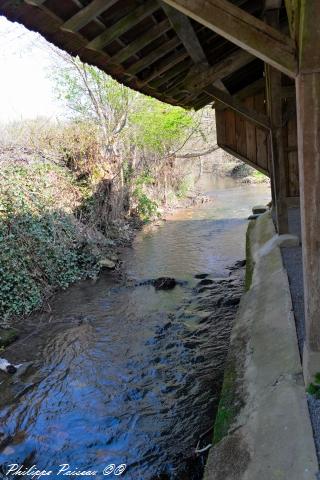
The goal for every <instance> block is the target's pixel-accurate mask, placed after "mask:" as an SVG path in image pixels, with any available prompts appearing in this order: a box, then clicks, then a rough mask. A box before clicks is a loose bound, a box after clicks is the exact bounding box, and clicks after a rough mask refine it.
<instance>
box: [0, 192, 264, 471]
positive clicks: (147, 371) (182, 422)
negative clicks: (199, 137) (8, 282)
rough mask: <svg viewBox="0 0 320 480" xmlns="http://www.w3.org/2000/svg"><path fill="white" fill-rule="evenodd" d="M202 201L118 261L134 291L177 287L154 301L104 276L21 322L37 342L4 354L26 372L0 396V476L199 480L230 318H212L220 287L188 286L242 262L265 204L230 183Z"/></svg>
mask: <svg viewBox="0 0 320 480" xmlns="http://www.w3.org/2000/svg"><path fill="white" fill-rule="evenodd" d="M224 186H225V185H224ZM211 195H213V197H214V203H210V204H205V205H201V206H199V207H195V208H193V209H191V210H184V211H179V212H178V213H176V214H174V215H172V216H171V217H170V218H169V219H168V221H166V222H164V223H162V224H161V225H160V226H159V227H157V228H153V227H152V228H146V230H145V231H144V232H141V233H140V234H139V235H138V237H137V239H136V241H135V244H134V246H133V248H132V249H128V250H127V251H126V252H125V254H124V260H125V261H126V264H127V273H128V275H129V276H131V277H132V278H134V279H136V280H137V281H138V282H140V281H143V280H145V279H149V278H155V277H159V276H162V275H165V276H173V277H176V278H178V279H180V280H185V281H187V283H186V284H185V285H182V286H178V287H176V288H175V289H174V290H172V291H170V292H162V291H160V292H156V291H155V290H154V288H153V287H152V286H149V285H144V286H139V287H129V286H123V285H121V284H117V283H116V279H115V277H113V276H112V275H105V276H102V277H101V278H100V279H99V281H98V282H97V283H95V284H94V283H93V282H90V281H88V282H82V283H80V284H79V285H77V286H74V287H72V288H70V289H69V290H68V291H66V292H64V293H62V294H60V295H58V296H57V298H56V300H55V301H54V302H53V305H52V312H51V313H50V314H43V315H36V316H33V317H32V318H30V325H34V326H35V327H37V332H36V334H35V335H33V336H31V337H29V338H28V339H27V340H23V341H21V342H20V343H18V344H16V346H15V347H14V348H11V350H9V353H10V354H11V357H10V358H11V359H12V360H16V361H18V362H20V361H21V360H24V361H32V362H33V365H32V366H31V367H30V368H29V369H28V370H27V371H26V372H25V374H23V375H22V376H20V377H16V378H14V377H12V378H10V379H5V380H4V381H3V384H2V385H1V387H2V394H1V400H0V405H1V406H2V410H1V413H0V442H1V441H2V453H1V455H0V464H1V465H2V469H3V471H5V470H6V468H7V465H8V464H11V463H21V462H24V463H25V464H26V465H32V464H37V466H38V467H40V468H41V469H43V468H46V469H50V468H52V467H55V466H58V465H59V464H61V463H69V464H70V465H71V466H72V467H73V468H74V469H76V468H77V469H79V470H88V469H91V470H92V469H94V470H97V471H98V472H99V474H98V475H97V476H95V477H94V478H105V477H103V475H102V470H103V468H104V467H105V466H106V465H108V464H110V463H114V464H116V465H118V464H120V463H125V464H127V471H126V473H125V474H124V478H126V479H128V480H129V479H130V480H131V479H132V480H133V479H134V480H150V479H151V478H172V479H173V478H176V479H179V480H182V479H184V478H187V479H188V480H197V479H198V478H201V477H200V475H201V470H199V468H198V467H199V459H198V460H197V459H196V458H195V456H194V447H195V446H196V444H197V442H198V439H199V435H201V433H203V432H204V431H205V430H207V429H208V426H210V425H211V423H212V418H213V415H214V411H215V409H216V406H217V402H218V392H219V386H220V383H221V376H222V371H223V362H224V360H225V355H226V350H227V344H228V336H229V331H230V327H231V320H232V316H233V313H232V310H230V309H228V308H226V307H223V305H222V306H221V307H218V304H219V302H220V304H221V303H223V294H222V293H223V292H221V288H222V287H221V288H220V287H217V289H216V291H214V290H210V291H205V290H204V291H203V292H201V293H199V289H198V290H197V289H195V287H196V284H197V282H198V281H199V280H196V279H195V278H194V275H195V274H197V273H209V274H210V278H215V277H219V278H220V277H227V276H228V275H229V272H228V271H227V270H226V267H227V266H228V265H230V264H232V263H234V261H235V260H238V259H239V258H243V256H244V231H245V228H246V220H245V218H246V216H247V215H248V214H249V213H250V207H251V206H252V205H253V204H255V203H265V202H266V201H268V199H269V198H268V197H269V194H268V189H267V188H266V187H252V186H246V187H239V186H235V185H234V183H232V184H230V185H229V186H228V188H227V189H225V190H220V189H219V188H218V187H216V189H215V190H214V191H212V192H211ZM226 282H227V281H226ZM227 286H228V288H229V290H230V291H234V292H235V293H236V292H237V288H238V287H237V285H236V283H235V284H233V283H232V282H231V283H230V284H228V285H227V284H226V285H225V286H224V287H223V288H226V287H227ZM219 289H220V290H219ZM219 299H220V300H219ZM200 462H201V459H200ZM49 478H60V477H57V476H56V475H54V476H51V477H49ZM88 478H89V477H88Z"/></svg>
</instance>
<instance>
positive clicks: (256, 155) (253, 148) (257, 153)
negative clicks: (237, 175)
mask: <svg viewBox="0 0 320 480" xmlns="http://www.w3.org/2000/svg"><path fill="white" fill-rule="evenodd" d="M243 103H244V104H245V105H246V107H248V108H249V109H251V110H256V111H257V112H261V113H266V107H265V96H264V93H260V94H258V95H255V96H252V97H248V98H246V99H245V100H244V101H243ZM216 127H217V143H218V145H219V146H220V147H221V148H223V149H224V150H225V151H227V152H228V153H230V154H231V155H234V156H235V157H236V158H239V159H240V160H242V161H244V162H246V163H248V164H249V165H251V166H252V167H254V168H256V169H257V170H259V171H260V172H262V173H264V174H266V175H268V176H270V172H271V143H270V142H271V138H270V133H269V132H268V131H267V130H265V129H263V128H261V127H257V126H256V125H254V124H253V123H252V122H250V121H248V120H246V119H245V118H244V117H243V116H241V115H239V114H238V113H236V112H235V111H233V110H230V109H228V108H227V109H224V110H222V109H218V108H217V109H216ZM283 135H284V145H285V155H284V158H285V164H286V165H285V168H286V178H287V192H286V196H287V197H288V198H290V197H298V196H299V171H298V154H297V122H296V117H295V115H294V114H293V115H291V116H290V118H289V120H288V121H287V123H286V125H285V126H284V127H283Z"/></svg>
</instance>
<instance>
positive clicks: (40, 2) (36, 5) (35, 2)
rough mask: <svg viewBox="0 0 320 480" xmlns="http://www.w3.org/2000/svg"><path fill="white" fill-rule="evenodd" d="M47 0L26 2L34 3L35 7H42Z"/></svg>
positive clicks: (26, 1)
mask: <svg viewBox="0 0 320 480" xmlns="http://www.w3.org/2000/svg"><path fill="white" fill-rule="evenodd" d="M45 1H46V0H24V3H27V4H28V5H33V6H34V7H40V5H42V4H43V3H44V2H45Z"/></svg>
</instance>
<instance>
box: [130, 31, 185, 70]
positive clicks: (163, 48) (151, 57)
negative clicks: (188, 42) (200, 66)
mask: <svg viewBox="0 0 320 480" xmlns="http://www.w3.org/2000/svg"><path fill="white" fill-rule="evenodd" d="M180 43H181V42H180V38H178V37H174V38H172V39H171V40H169V42H166V43H164V44H163V45H160V47H158V48H156V49H155V50H152V51H151V52H150V53H149V54H148V55H146V56H145V57H143V58H141V59H140V60H138V61H137V62H136V63H134V64H133V65H131V66H130V67H129V68H128V69H127V70H126V73H128V74H129V75H136V74H137V73H138V72H140V71H141V70H144V69H145V68H147V67H148V66H149V65H151V64H152V63H154V62H156V61H157V60H159V59H160V58H162V57H163V56H164V55H166V54H167V53H169V52H171V50H173V49H174V48H176V47H177V46H178V45H180ZM185 54H186V56H187V53H186V52H185Z"/></svg>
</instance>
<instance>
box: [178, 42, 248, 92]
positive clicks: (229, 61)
mask: <svg viewBox="0 0 320 480" xmlns="http://www.w3.org/2000/svg"><path fill="white" fill-rule="evenodd" d="M253 60H254V57H253V56H252V55H251V54H250V53H248V52H246V51H244V50H238V51H237V52H234V53H232V54H230V55H228V56H227V57H226V58H224V59H223V60H221V61H220V62H219V63H217V64H216V65H214V66H212V67H210V68H208V69H202V70H201V71H196V73H195V74H193V75H192V74H191V75H190V76H188V78H186V80H185V82H184V84H183V86H180V87H177V88H180V89H181V88H182V89H183V90H186V91H187V92H189V93H192V94H194V93H196V92H199V91H201V90H203V89H204V88H205V87H207V86H208V85H211V84H212V83H215V82H216V81H217V80H221V79H223V78H225V77H227V76H228V75H231V74H232V73H234V72H236V71H237V70H239V69H240V68H242V67H244V66H246V65H248V64H249V63H251V62H252V61H253ZM171 93H174V92H171Z"/></svg>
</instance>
